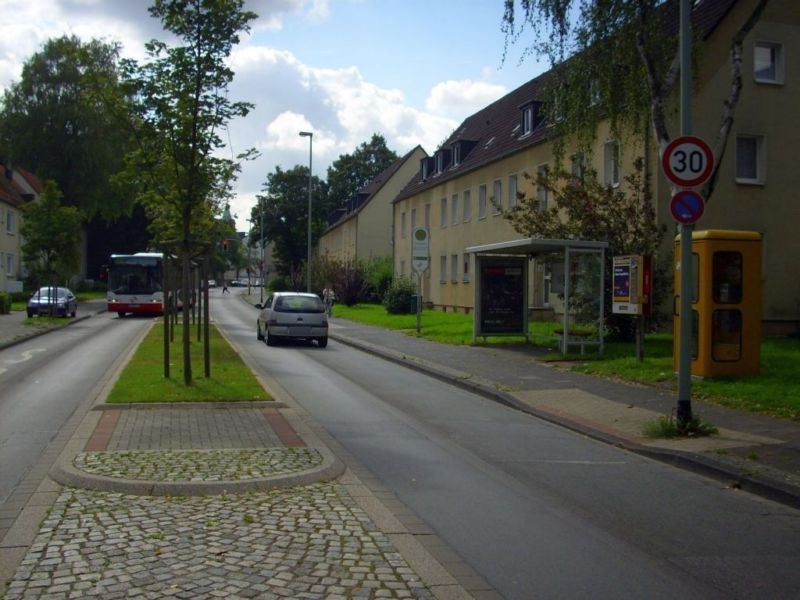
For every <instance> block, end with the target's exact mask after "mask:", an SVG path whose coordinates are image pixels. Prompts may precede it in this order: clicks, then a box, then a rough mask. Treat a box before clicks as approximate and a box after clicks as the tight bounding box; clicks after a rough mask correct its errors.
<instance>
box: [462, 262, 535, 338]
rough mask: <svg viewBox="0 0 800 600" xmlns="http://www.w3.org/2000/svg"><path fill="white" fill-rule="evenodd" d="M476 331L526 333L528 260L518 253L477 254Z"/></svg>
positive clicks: (497, 333) (484, 332)
mask: <svg viewBox="0 0 800 600" xmlns="http://www.w3.org/2000/svg"><path fill="white" fill-rule="evenodd" d="M476 263H477V265H476V271H477V275H478V277H479V279H480V282H479V285H478V286H477V289H476V295H477V296H478V297H477V298H476V303H475V306H476V315H475V316H476V319H475V329H476V330H475V335H476V336H486V335H522V336H527V334H528V310H527V299H526V290H527V289H528V268H527V267H528V261H527V258H526V257H519V256H492V257H485V256H477V257H476Z"/></svg>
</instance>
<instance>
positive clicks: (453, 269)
mask: <svg viewBox="0 0 800 600" xmlns="http://www.w3.org/2000/svg"><path fill="white" fill-rule="evenodd" d="M450 281H451V282H453V283H458V254H452V255H450Z"/></svg>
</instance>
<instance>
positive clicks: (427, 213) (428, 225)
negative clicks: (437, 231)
mask: <svg viewBox="0 0 800 600" xmlns="http://www.w3.org/2000/svg"><path fill="white" fill-rule="evenodd" d="M430 228H431V205H430V204H426V205H425V229H430Z"/></svg>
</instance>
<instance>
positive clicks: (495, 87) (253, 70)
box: [0, 0, 542, 229]
mask: <svg viewBox="0 0 800 600" xmlns="http://www.w3.org/2000/svg"><path fill="white" fill-rule="evenodd" d="M149 4H150V3H149V2H147V1H146V0H0V12H2V13H3V14H5V15H6V16H8V15H14V18H13V20H9V19H6V21H5V24H4V26H3V34H4V35H3V36H2V37H0V89H2V88H4V87H5V86H7V85H8V84H9V83H10V82H12V81H15V80H17V78H18V77H19V74H20V71H21V67H22V64H23V63H24V61H25V60H26V59H27V58H28V57H30V55H31V54H33V53H34V52H36V51H37V50H38V49H40V48H41V46H42V44H43V43H44V42H45V41H46V40H47V39H48V38H50V37H56V36H60V35H64V34H75V35H77V36H79V37H80V38H82V39H89V38H91V37H101V38H104V39H106V40H116V41H119V42H121V43H122V44H123V54H124V55H126V56H131V57H134V58H137V59H142V58H143V57H144V50H143V44H144V42H145V41H146V40H148V39H151V38H153V37H157V38H165V36H164V34H163V32H162V31H161V28H160V24H159V23H158V22H157V21H155V20H154V19H152V18H150V16H149V15H148V13H147V7H148V6H149ZM247 7H248V8H249V9H251V10H253V11H254V12H256V13H258V14H259V19H258V21H256V22H255V24H254V27H253V31H252V34H251V35H250V36H249V37H248V38H247V39H245V40H243V42H242V43H241V44H240V45H239V46H237V48H236V49H235V51H234V54H233V55H232V57H231V63H232V65H233V68H234V70H235V71H236V74H237V76H236V80H235V81H234V84H233V85H232V86H231V90H230V97H231V98H232V99H236V100H247V101H250V102H253V103H254V104H255V105H256V109H255V110H254V111H253V112H252V113H251V114H250V115H248V117H247V118H246V119H244V120H239V121H237V122H233V123H231V125H230V140H231V145H232V147H233V151H234V152H236V153H238V152H240V151H242V150H244V149H245V148H249V147H255V148H257V149H258V150H259V151H260V152H261V157H260V158H259V159H258V160H256V161H253V162H250V163H247V164H245V165H244V168H243V171H242V174H241V176H240V179H239V181H238V182H237V185H236V192H237V195H236V198H235V199H234V200H233V201H232V203H231V205H232V210H233V212H234V213H235V214H236V215H237V225H238V226H239V228H240V229H244V228H245V227H246V219H247V217H249V213H250V208H251V207H252V206H253V205H254V204H255V201H256V200H255V195H256V194H257V193H259V191H260V190H261V184H262V183H263V182H264V180H265V179H266V175H267V173H269V172H271V171H273V170H274V168H275V166H276V165H280V166H281V167H283V168H290V167H292V166H294V165H295V164H307V161H308V141H307V139H306V138H300V137H299V136H298V135H297V132H299V131H300V130H311V131H314V173H315V174H316V175H318V176H320V177H324V176H325V173H326V169H327V167H328V166H329V165H330V163H331V162H332V161H333V160H335V159H336V158H337V157H338V156H339V155H340V154H343V153H349V152H352V151H353V150H354V149H355V148H356V146H357V145H358V144H360V143H362V142H364V141H366V140H368V139H369V138H370V137H371V135H372V133H381V134H383V135H384V136H385V137H386V139H387V142H388V144H389V147H390V148H392V149H393V150H395V151H397V152H398V153H400V154H402V153H404V152H406V151H408V150H410V149H411V148H413V147H414V146H416V145H417V144H420V145H422V147H423V148H425V150H427V151H428V152H432V151H433V150H435V149H436V146H437V145H438V144H439V143H440V142H441V141H442V140H443V139H445V138H446V137H447V136H448V135H449V134H450V133H451V132H452V130H453V129H454V128H455V127H456V126H457V125H458V124H459V123H460V122H461V121H462V120H463V119H464V118H466V117H467V116H469V115H470V114H472V113H474V112H475V111H477V110H480V109H481V108H482V107H483V106H486V105H487V104H489V103H490V102H492V101H494V100H496V99H497V98H499V97H500V96H502V95H504V94H505V93H507V92H510V91H511V90H512V89H514V88H516V87H518V86H519V85H521V84H522V83H524V82H525V81H528V80H529V79H531V78H533V77H535V76H536V75H538V74H539V73H540V72H541V71H542V68H541V67H540V66H538V65H536V64H535V63H534V62H533V60H532V59H528V60H527V61H526V62H524V63H523V64H522V65H520V64H519V56H520V54H521V51H522V47H521V46H516V47H513V48H512V51H511V52H510V54H509V57H508V59H507V60H506V62H505V63H504V64H502V65H501V60H502V56H503V45H504V37H503V33H502V32H501V29H500V27H501V19H502V14H503V2H502V0H440V1H439V2H430V1H423V0H248V1H247Z"/></svg>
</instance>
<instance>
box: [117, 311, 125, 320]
mask: <svg viewBox="0 0 800 600" xmlns="http://www.w3.org/2000/svg"><path fill="white" fill-rule="evenodd" d="M117 316H118V317H119V318H120V319H124V318H125V313H124V312H122V311H119V312H117Z"/></svg>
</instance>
